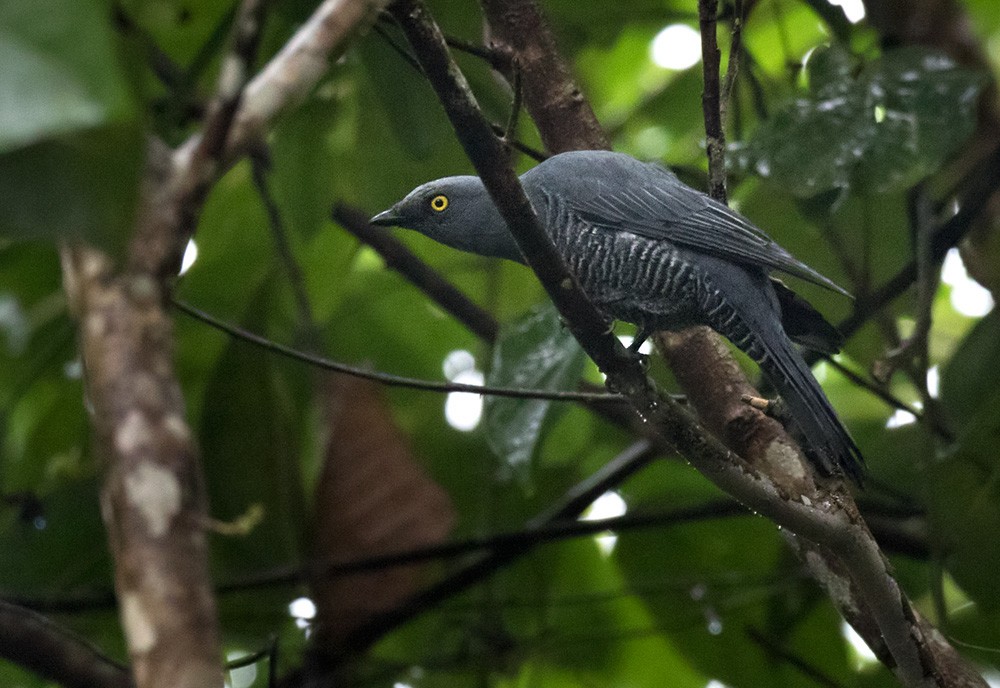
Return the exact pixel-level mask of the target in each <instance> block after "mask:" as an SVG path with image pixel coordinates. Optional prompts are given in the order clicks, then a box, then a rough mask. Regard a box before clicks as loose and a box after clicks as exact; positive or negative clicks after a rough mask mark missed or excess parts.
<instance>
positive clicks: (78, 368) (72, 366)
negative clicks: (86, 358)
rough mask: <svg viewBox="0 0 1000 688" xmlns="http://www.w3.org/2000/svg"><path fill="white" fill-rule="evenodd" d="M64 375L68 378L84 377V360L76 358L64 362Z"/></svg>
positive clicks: (77, 378)
mask: <svg viewBox="0 0 1000 688" xmlns="http://www.w3.org/2000/svg"><path fill="white" fill-rule="evenodd" d="M63 376H64V377H65V378H66V379H67V380H79V379H81V378H83V361H81V360H80V359H79V358H74V359H73V360H72V361H66V362H65V363H63Z"/></svg>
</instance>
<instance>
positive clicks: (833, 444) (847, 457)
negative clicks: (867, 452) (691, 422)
mask: <svg viewBox="0 0 1000 688" xmlns="http://www.w3.org/2000/svg"><path fill="white" fill-rule="evenodd" d="M774 335H775V336H771V337H759V336H758V337H755V339H756V340H757V341H756V342H755V344H757V346H755V347H752V348H753V349H755V350H756V351H754V352H753V353H758V352H759V351H760V350H761V349H762V350H763V352H764V355H763V356H752V357H753V358H756V359H758V360H757V364H758V365H759V366H760V368H761V371H763V373H764V375H765V376H766V377H767V379H768V381H769V382H770V383H771V384H772V385H774V387H775V389H777V391H778V393H779V394H780V395H781V398H782V399H783V400H784V402H785V404H786V406H787V407H788V410H789V412H790V413H791V416H792V419H793V420H794V421H795V423H796V424H797V425H798V427H799V430H801V431H802V434H803V435H804V436H805V439H806V445H807V447H806V453H807V455H810V458H812V459H813V460H814V461H815V462H816V463H817V465H818V467H819V468H820V469H821V470H822V471H823V472H824V473H826V474H828V475H829V474H831V473H834V472H835V469H836V468H839V469H840V470H841V471H843V472H844V473H845V474H846V475H847V476H849V477H850V478H851V479H853V480H854V481H855V482H857V483H860V482H861V479H862V476H863V472H864V459H863V458H862V456H861V450H859V449H858V445H857V444H855V443H854V440H853V439H851V436H850V434H848V432H847V429H846V428H845V427H844V425H843V423H841V422H840V419H839V418H838V417H837V414H836V412H835V411H834V410H833V406H831V405H830V401H829V400H828V399H827V398H826V394H824V393H823V389H822V388H821V387H820V386H819V382H817V381H816V378H815V377H813V374H812V371H811V370H810V369H809V366H808V365H807V364H806V362H805V360H804V359H803V358H802V355H801V354H800V353H799V352H798V350H796V349H795V346H794V345H793V344H792V342H791V340H790V339H789V338H788V337H787V336H786V335H785V333H784V332H780V331H779V332H776V333H774ZM748 353H750V352H748Z"/></svg>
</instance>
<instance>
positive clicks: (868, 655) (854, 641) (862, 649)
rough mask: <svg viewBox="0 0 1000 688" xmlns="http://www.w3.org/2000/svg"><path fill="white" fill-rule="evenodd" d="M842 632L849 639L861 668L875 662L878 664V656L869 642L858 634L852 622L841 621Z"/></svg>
mask: <svg viewBox="0 0 1000 688" xmlns="http://www.w3.org/2000/svg"><path fill="white" fill-rule="evenodd" d="M840 633H841V635H843V636H844V638H845V639H846V640H847V643H848V645H849V646H850V648H851V650H852V651H853V652H854V659H855V661H856V662H857V666H858V668H859V669H860V668H863V667H866V666H871V665H873V664H878V657H876V656H875V653H874V652H872V649H871V648H870V647H868V643H866V642H865V640H864V638H862V637H861V636H860V635H858V632H857V631H855V630H854V628H852V627H851V624H849V623H847V622H846V621H841V622H840Z"/></svg>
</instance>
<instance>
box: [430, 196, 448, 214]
mask: <svg viewBox="0 0 1000 688" xmlns="http://www.w3.org/2000/svg"><path fill="white" fill-rule="evenodd" d="M447 207H448V197H447V196H445V195H444V194H438V195H437V196H435V197H434V198H432V199H431V210H433V211H435V212H438V213H440V212H442V211H443V210H444V209H445V208H447Z"/></svg>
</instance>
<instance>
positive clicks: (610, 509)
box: [580, 492, 628, 556]
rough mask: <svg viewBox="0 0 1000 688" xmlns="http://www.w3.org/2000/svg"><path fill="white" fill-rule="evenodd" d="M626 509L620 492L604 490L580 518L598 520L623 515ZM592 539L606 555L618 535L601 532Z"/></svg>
mask: <svg viewBox="0 0 1000 688" xmlns="http://www.w3.org/2000/svg"><path fill="white" fill-rule="evenodd" d="M626 511H628V506H627V505H626V504H625V500H624V499H622V496H621V495H620V494H618V493H617V492H605V493H604V494H602V495H601V496H600V497H598V498H597V499H595V500H594V503H593V504H591V505H590V506H589V507H588V508H587V510H586V511H584V512H583V514H582V515H581V516H580V520H581V521H600V520H603V519H605V518H617V517H618V516H624V515H625V512H626ZM594 540H595V541H596V542H597V547H598V548H599V549H600V550H601V552H603V553H604V555H605V556H607V555H609V554H611V552H612V550H614V548H615V543H616V542H617V541H618V536H617V535H614V534H612V533H601V534H600V535H595V536H594Z"/></svg>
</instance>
